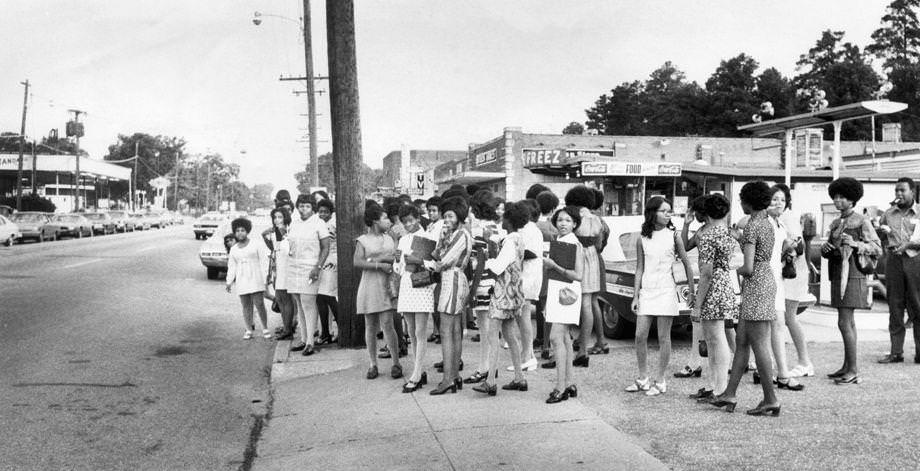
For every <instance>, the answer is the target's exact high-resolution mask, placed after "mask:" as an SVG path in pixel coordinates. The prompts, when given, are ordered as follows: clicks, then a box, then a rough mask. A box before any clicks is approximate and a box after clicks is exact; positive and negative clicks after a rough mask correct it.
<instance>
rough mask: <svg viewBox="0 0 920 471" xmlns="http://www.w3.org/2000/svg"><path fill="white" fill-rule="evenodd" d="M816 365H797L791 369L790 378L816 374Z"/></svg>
mask: <svg viewBox="0 0 920 471" xmlns="http://www.w3.org/2000/svg"><path fill="white" fill-rule="evenodd" d="M814 375H815V367H814V365H808V366H804V365H796V366H795V368H793V369H792V370H790V371H789V377H790V378H801V377H803V376H814Z"/></svg>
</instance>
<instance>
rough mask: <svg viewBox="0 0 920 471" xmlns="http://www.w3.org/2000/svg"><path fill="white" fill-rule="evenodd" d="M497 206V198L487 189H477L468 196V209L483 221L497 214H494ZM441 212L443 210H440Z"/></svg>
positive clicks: (492, 218)
mask: <svg viewBox="0 0 920 471" xmlns="http://www.w3.org/2000/svg"><path fill="white" fill-rule="evenodd" d="M497 207H498V200H497V199H496V198H495V194H494V193H492V192H491V191H489V190H479V191H477V192H476V194H474V195H473V197H472V198H470V211H472V212H473V216H476V218H477V219H482V220H483V221H494V220H495V219H496V218H497V217H498V215H497V214H495V208H497ZM442 213H443V212H442Z"/></svg>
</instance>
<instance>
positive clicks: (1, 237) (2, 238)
mask: <svg viewBox="0 0 920 471" xmlns="http://www.w3.org/2000/svg"><path fill="white" fill-rule="evenodd" d="M18 238H19V226H18V225H16V223H15V222H13V221H10V220H9V219H7V218H6V216H0V244H3V245H5V246H7V247H10V246H12V245H13V244H14V243H15V242H16V239H18Z"/></svg>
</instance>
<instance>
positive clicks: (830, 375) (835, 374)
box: [827, 368, 847, 379]
mask: <svg viewBox="0 0 920 471" xmlns="http://www.w3.org/2000/svg"><path fill="white" fill-rule="evenodd" d="M846 373H847V370H845V369H843V368H840V369H839V370H837V371H835V372H833V373H828V374H827V377H828V378H830V379H837V378H841V377H843V375H845V374H846Z"/></svg>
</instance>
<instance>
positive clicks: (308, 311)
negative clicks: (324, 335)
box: [300, 293, 319, 345]
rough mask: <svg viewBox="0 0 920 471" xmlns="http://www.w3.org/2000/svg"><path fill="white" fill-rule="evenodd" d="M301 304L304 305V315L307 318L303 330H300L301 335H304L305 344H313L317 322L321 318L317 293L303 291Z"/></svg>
mask: <svg viewBox="0 0 920 471" xmlns="http://www.w3.org/2000/svg"><path fill="white" fill-rule="evenodd" d="M300 305H301V307H303V317H304V318H305V324H304V326H303V330H302V331H301V332H300V336H301V337H304V341H303V342H304V343H305V344H307V345H313V332H314V331H315V330H316V323H317V321H318V320H319V319H318V318H319V315H318V314H317V308H316V295H315V294H304V293H301V294H300Z"/></svg>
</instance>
